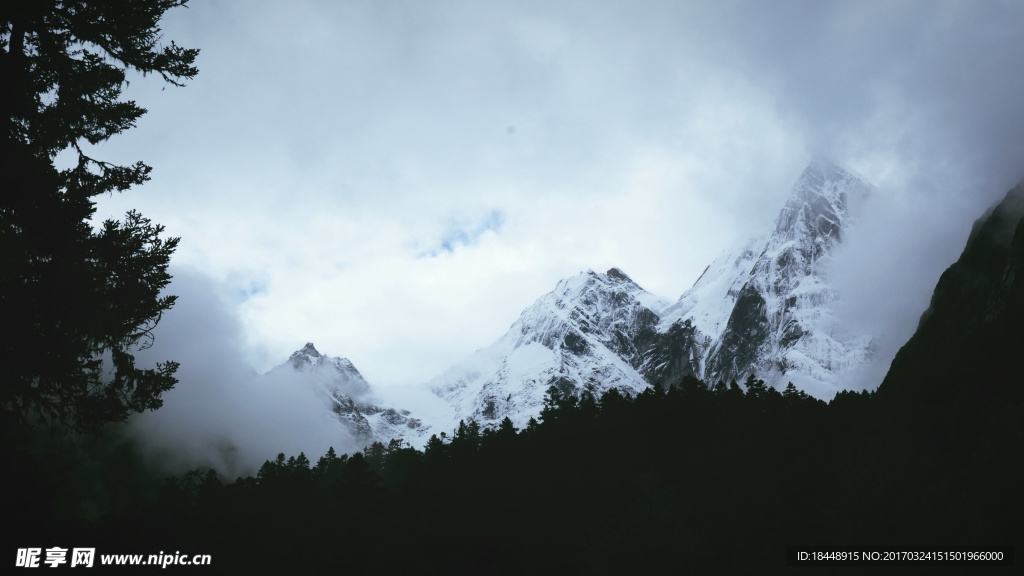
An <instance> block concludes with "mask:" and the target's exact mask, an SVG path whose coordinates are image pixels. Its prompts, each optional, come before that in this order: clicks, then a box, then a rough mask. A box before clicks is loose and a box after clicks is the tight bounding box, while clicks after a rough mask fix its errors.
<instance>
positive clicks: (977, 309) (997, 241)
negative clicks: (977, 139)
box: [879, 184, 1024, 415]
mask: <svg viewBox="0 0 1024 576" xmlns="http://www.w3.org/2000/svg"><path fill="white" fill-rule="evenodd" d="M1022 326H1024V184H1021V185H1018V186H1017V187H1016V188H1014V189H1013V190H1011V191H1010V192H1009V193H1007V195H1006V197H1005V198H1004V199H1003V201H1002V202H1000V203H999V204H998V205H996V206H995V207H993V208H992V209H991V210H989V211H988V212H987V213H986V214H985V215H984V216H982V218H981V219H979V220H978V221H977V222H975V224H974V228H973V229H972V230H971V235H970V237H969V239H968V241H967V245H966V247H965V248H964V251H963V253H962V254H961V255H960V258H959V259H958V260H957V261H956V263H954V264H953V265H952V266H950V267H949V268H948V269H947V270H946V271H945V272H944V273H943V274H942V276H941V277H940V278H939V282H938V284H937V285H936V287H935V292H934V294H933V295H932V300H931V304H930V305H929V307H928V310H926V311H925V313H924V314H923V315H922V316H921V321H920V323H919V325H918V328H917V331H916V332H915V333H914V335H913V336H912V337H911V339H910V340H909V341H908V342H907V343H906V344H905V345H904V346H903V347H902V348H901V349H900V351H899V352H898V353H897V354H896V357H895V358H894V359H893V362H892V366H891V367H890V370H889V373H888V374H887V375H886V377H885V380H884V381H883V382H882V385H881V386H880V387H879V394H880V395H882V396H883V397H885V398H887V399H892V400H896V401H897V402H899V403H903V404H910V405H915V406H922V405H923V406H930V405H931V403H932V401H935V402H936V403H939V404H941V403H942V402H941V401H940V400H941V399H948V398H953V399H956V404H957V405H956V407H955V408H956V410H957V411H959V412H961V413H966V412H967V410H968V408H967V405H974V406H979V405H984V403H985V402H986V401H987V398H988V397H990V396H991V397H993V398H999V399H1000V400H999V401H998V402H999V403H1001V404H1006V403H1007V402H1009V403H1010V404H1011V405H1012V403H1013V401H1012V398H1016V399H1017V401H1018V402H1019V401H1021V400H1022V397H1024V390H1022V387H1021V386H1020V385H1019V384H1018V382H1019V381H1020V374H1021V372H1022V371H1024V356H1022V354H1021V351H1022V350H1024V329H1022ZM961 415H962V414H961Z"/></svg>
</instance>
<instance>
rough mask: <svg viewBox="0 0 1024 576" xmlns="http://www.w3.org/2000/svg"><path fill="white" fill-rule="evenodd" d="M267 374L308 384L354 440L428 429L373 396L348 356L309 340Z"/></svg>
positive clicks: (400, 435)
mask: <svg viewBox="0 0 1024 576" xmlns="http://www.w3.org/2000/svg"><path fill="white" fill-rule="evenodd" d="M270 374H276V375H279V376H280V375H286V376H287V377H288V378H290V379H291V381H292V382H295V378H298V382H299V383H302V384H304V385H309V386H312V387H313V388H314V389H315V390H317V391H318V393H319V394H321V395H322V396H323V399H324V401H325V407H327V408H329V409H330V410H331V412H333V413H334V414H335V415H336V417H337V419H338V420H339V422H340V423H341V424H343V425H344V426H345V428H347V429H348V431H349V433H350V434H351V435H352V438H353V439H354V440H356V441H357V442H366V443H369V442H372V441H374V440H378V441H381V442H385V443H386V442H388V441H390V440H391V439H392V438H406V439H417V438H419V437H420V436H422V435H423V434H425V433H426V430H427V429H429V426H425V425H424V424H423V423H422V422H421V421H420V420H419V419H418V418H414V417H413V416H412V415H411V413H410V412H409V411H408V410H403V409H401V408H399V407H397V406H392V405H390V403H387V402H383V401H382V400H380V399H379V398H377V397H376V395H375V394H374V393H373V392H372V390H371V389H370V385H369V383H368V382H367V381H366V380H365V379H364V378H363V375H362V374H360V373H359V370H357V369H356V367H355V365H354V364H352V362H351V361H350V360H349V359H348V358H340V357H330V356H326V355H324V354H321V353H320V352H319V351H318V350H317V349H316V346H314V345H313V343H312V342H307V343H306V345H305V346H303V347H302V348H301V349H299V350H296V351H295V352H293V353H292V355H291V356H290V357H289V358H288V361H287V362H285V363H283V364H281V365H279V366H277V367H276V368H274V369H273V370H271V371H270Z"/></svg>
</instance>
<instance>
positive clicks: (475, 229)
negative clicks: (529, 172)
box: [420, 210, 505, 258]
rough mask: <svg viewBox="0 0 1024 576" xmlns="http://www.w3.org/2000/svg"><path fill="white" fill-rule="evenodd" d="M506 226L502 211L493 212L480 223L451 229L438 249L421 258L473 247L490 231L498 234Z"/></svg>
mask: <svg viewBox="0 0 1024 576" xmlns="http://www.w3.org/2000/svg"><path fill="white" fill-rule="evenodd" d="M504 224H505V215H504V214H502V213H501V211H500V210H491V212H490V213H489V214H488V215H487V216H486V217H485V218H484V219H483V220H480V221H479V222H476V223H475V224H473V225H469V226H456V227H452V228H449V229H448V230H447V231H445V233H444V234H443V235H442V236H441V240H440V245H439V247H438V248H436V249H434V250H431V251H428V252H424V253H423V254H421V255H420V256H421V257H423V256H429V257H431V258H434V257H436V256H438V255H439V254H441V253H442V252H447V253H449V254H451V253H453V252H455V250H456V249H457V248H458V247H460V246H472V245H474V244H476V243H477V241H478V240H480V236H482V235H483V234H484V233H485V232H487V231H488V230H493V231H494V232H497V231H499V230H500V229H501V227H502V226H503V225H504Z"/></svg>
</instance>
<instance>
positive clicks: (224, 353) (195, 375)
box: [126, 268, 360, 478]
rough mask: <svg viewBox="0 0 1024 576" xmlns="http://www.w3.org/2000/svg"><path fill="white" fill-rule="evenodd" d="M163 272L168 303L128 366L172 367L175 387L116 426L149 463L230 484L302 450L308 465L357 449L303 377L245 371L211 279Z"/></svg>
mask: <svg viewBox="0 0 1024 576" xmlns="http://www.w3.org/2000/svg"><path fill="white" fill-rule="evenodd" d="M173 272H174V280H173V282H172V283H171V285H170V286H169V287H168V290H167V291H168V292H169V293H171V294H176V295H177V296H178V300H177V303H176V304H175V306H174V308H172V309H171V310H170V311H169V312H167V313H166V314H165V315H164V317H163V319H162V320H161V322H160V324H159V326H158V327H157V329H156V331H155V334H156V340H155V343H154V345H153V347H152V348H149V349H147V350H145V351H142V352H140V353H138V354H137V356H136V359H137V363H138V364H139V365H142V366H145V365H148V364H151V363H153V362H156V361H162V360H174V361H177V362H180V363H181V367H180V368H179V370H178V373H177V374H176V376H177V378H178V384H177V385H176V386H175V387H174V388H173V389H172V390H170V391H168V392H166V393H164V395H163V400H164V405H163V407H162V408H160V409H158V410H156V411H152V412H145V413H141V414H136V415H134V416H132V417H131V418H130V419H129V422H128V426H127V428H126V434H128V435H129V436H130V437H132V438H133V439H134V440H135V441H136V442H137V443H138V445H139V446H140V448H141V449H142V452H143V453H144V454H145V455H146V456H147V457H148V458H150V459H151V463H152V464H154V465H157V466H158V467H159V468H162V469H164V470H167V471H169V472H176V473H177V472H181V471H183V470H186V469H189V468H193V467H212V468H215V469H217V470H218V472H220V473H222V474H224V475H225V476H227V477H229V478H230V477H235V476H238V475H247V474H254V473H255V472H256V470H257V469H258V468H259V466H260V464H262V463H263V462H264V461H265V460H268V459H271V460H272V459H273V458H274V456H275V455H276V454H277V453H279V452H284V453H285V454H287V455H291V456H295V455H297V454H298V453H299V452H305V454H306V455H307V456H308V457H309V458H310V459H311V460H312V461H313V462H315V461H316V459H317V458H318V457H319V456H322V455H323V454H324V453H326V452H327V449H328V448H329V447H332V446H333V447H334V449H335V450H336V451H337V452H338V453H339V454H341V453H345V452H353V451H355V450H357V449H359V448H360V447H359V446H357V445H356V443H355V442H354V441H353V440H352V438H351V436H350V435H349V434H348V433H347V431H346V429H345V428H344V427H343V426H342V425H341V423H340V422H339V421H338V420H337V419H336V418H335V417H334V416H333V414H332V413H331V412H330V411H329V410H328V404H327V403H326V402H325V398H324V397H323V395H322V393H321V392H320V391H319V390H318V389H317V388H316V387H315V385H314V384H313V383H312V382H311V381H310V380H309V379H308V378H306V379H304V378H302V377H301V376H300V375H299V373H297V372H294V371H290V370H282V371H276V372H274V373H272V374H266V375H258V374H257V373H256V372H255V371H253V369H252V368H251V367H250V365H249V364H248V362H247V361H246V357H245V351H244V346H245V345H246V344H245V342H244V338H243V334H242V331H241V326H240V324H239V322H238V320H237V319H236V318H235V317H234V315H233V314H232V313H231V311H230V307H229V304H228V303H227V302H225V300H224V299H222V298H221V297H220V295H219V293H218V292H220V290H218V286H217V284H216V283H215V282H214V281H213V280H211V279H210V278H208V277H205V276H203V275H202V274H199V273H197V272H195V271H192V270H182V269H180V268H179V269H176V270H174V271H173Z"/></svg>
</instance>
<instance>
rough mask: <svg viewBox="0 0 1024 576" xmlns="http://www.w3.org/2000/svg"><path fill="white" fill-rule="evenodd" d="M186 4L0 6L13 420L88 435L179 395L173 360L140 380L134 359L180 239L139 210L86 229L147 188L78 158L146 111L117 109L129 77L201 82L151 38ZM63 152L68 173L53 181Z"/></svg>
mask: <svg viewBox="0 0 1024 576" xmlns="http://www.w3.org/2000/svg"><path fill="white" fill-rule="evenodd" d="M186 1H187V0H103V1H100V0H8V1H5V2H3V3H0V86H2V87H3V89H2V90H0V94H2V96H0V124H2V126H0V174H3V178H4V193H3V194H2V195H0V318H3V330H2V335H0V364H2V365H3V366H4V367H5V368H4V370H5V374H4V382H3V387H2V389H0V407H2V408H3V409H4V410H5V411H6V412H8V413H13V414H14V415H15V416H16V417H17V418H18V419H21V420H35V419H38V418H41V419H43V420H45V421H47V422H50V423H61V424H64V425H66V426H68V427H70V428H72V429H76V430H90V429H95V428H97V427H98V426H99V425H101V424H103V423H104V422H110V421H123V420H124V419H125V418H127V416H128V414H130V413H132V412H138V411H143V410H152V409H156V408H159V407H160V405H161V404H162V401H161V400H160V394H161V393H162V392H164V391H166V390H169V389H170V388H171V387H173V386H174V384H175V382H176V380H175V379H174V376H173V375H174V373H175V371H176V369H177V367H178V365H177V364H176V363H175V362H170V361H168V362H162V363H158V364H157V365H156V368H155V369H140V368H138V367H136V366H135V358H134V356H133V353H134V352H135V351H137V350H139V349H141V348H145V347H147V346H149V345H151V344H152V342H153V329H154V328H155V327H156V325H157V323H158V322H159V320H160V318H161V315H162V314H163V312H165V311H166V310H168V309H170V308H171V306H172V305H173V304H174V297H173V296H166V295H164V296H162V295H161V290H163V288H164V287H165V286H167V284H168V282H169V281H170V275H169V274H167V265H168V263H169V261H170V257H171V253H172V252H173V251H174V249H175V247H176V246H177V243H178V239H177V238H164V237H162V233H163V231H164V228H163V227H162V226H160V225H157V224H153V223H152V222H151V221H150V220H148V219H146V218H144V217H143V216H142V215H140V214H139V213H137V212H135V211H131V212H129V213H128V214H127V216H126V218H125V220H124V221H123V222H117V221H114V220H108V221H106V222H103V223H102V225H101V226H100V228H99V230H94V229H93V227H92V226H91V225H90V218H91V217H92V216H93V214H94V213H95V210H96V209H95V203H94V201H93V199H94V198H95V197H97V196H99V195H102V194H107V193H112V192H122V191H125V190H127V189H129V188H131V187H132V186H136V185H139V184H142V183H143V182H145V181H146V180H148V179H149V173H150V167H149V166H147V165H145V164H144V163H142V162H137V163H135V164H133V165H131V166H118V165H115V164H111V163H109V162H106V161H104V160H101V159H97V158H93V157H91V156H90V155H89V154H90V153H91V152H89V151H88V148H87V147H86V146H85V144H90V145H97V144H102V143H103V142H105V141H106V140H108V139H109V138H110V137H112V136H114V135H116V134H119V133H121V132H123V131H124V130H127V129H128V128H131V127H133V126H134V125H135V122H136V120H138V118H139V117H140V116H142V115H143V114H144V113H145V112H146V110H145V109H143V108H142V107H140V106H138V105H137V104H136V103H135V102H131V101H122V100H120V94H121V89H122V87H123V86H124V85H126V84H127V75H126V71H127V70H134V71H136V72H138V73H141V74H142V75H147V74H158V75H160V76H161V77H162V78H163V79H164V80H165V81H167V82H169V83H171V84H173V85H176V86H180V85H182V84H183V82H184V81H185V80H186V79H191V78H193V77H194V76H195V75H196V73H197V70H196V68H195V67H194V66H193V62H194V61H195V58H196V56H197V54H198V50H193V49H185V48H182V47H180V46H177V45H176V44H175V43H174V42H170V43H169V44H166V43H163V42H162V38H161V35H160V28H159V26H158V23H159V21H160V18H161V17H162V16H163V14H164V12H166V11H167V10H168V9H170V8H173V7H177V6H183V5H184V4H185V2H186ZM65 150H70V151H72V153H73V154H74V155H75V156H76V158H77V161H76V162H75V164H74V165H73V166H72V167H70V168H66V169H58V168H57V167H56V165H55V164H54V160H55V158H56V156H57V155H58V154H59V153H60V152H62V151H65ZM104 355H106V356H107V357H108V362H109V364H108V365H107V366H104V364H105V363H104V361H103V357H104ZM110 373H112V376H110V375H108V374H110Z"/></svg>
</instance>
